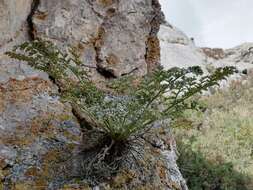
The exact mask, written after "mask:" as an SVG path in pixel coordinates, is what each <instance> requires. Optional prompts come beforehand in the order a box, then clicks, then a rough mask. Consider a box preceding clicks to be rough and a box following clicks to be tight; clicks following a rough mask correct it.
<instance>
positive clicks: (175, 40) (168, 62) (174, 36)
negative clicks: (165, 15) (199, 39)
mask: <svg viewBox="0 0 253 190" xmlns="http://www.w3.org/2000/svg"><path fill="white" fill-rule="evenodd" d="M158 37H159V40H160V46H161V64H162V66H163V67H164V68H165V69H169V68H172V67H190V66H196V65H203V64H204V63H205V59H206V57H205V55H204V54H203V53H202V51H201V50H200V49H199V48H197V47H196V46H195V45H194V43H193V42H192V41H191V40H190V39H189V38H188V37H187V36H186V35H185V34H184V33H183V32H181V31H180V30H178V29H177V28H175V27H173V26H171V25H169V24H166V25H162V26H161V27H160V31H159V33H158Z"/></svg>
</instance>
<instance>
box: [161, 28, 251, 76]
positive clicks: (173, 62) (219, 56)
mask: <svg viewBox="0 0 253 190" xmlns="http://www.w3.org/2000/svg"><path fill="white" fill-rule="evenodd" d="M158 36H159V40H160V46H161V64H162V65H163V66H164V67H165V68H166V69H168V68H171V67H188V66H194V65H199V66H201V67H202V68H203V70H204V71H206V72H211V71H212V70H213V69H214V68H217V67H224V66H235V67H236V68H237V69H238V73H237V74H235V75H233V76H232V77H231V78H230V80H236V79H239V78H241V77H242V76H243V75H246V74H247V73H249V72H248V71H249V70H252V69H253V63H252V60H253V43H245V44H242V45H240V46H237V47H234V48H231V49H226V50H224V49H221V48H214V49H212V48H200V47H197V46H196V45H195V44H194V40H193V39H190V38H188V37H187V36H186V35H185V34H184V33H183V32H182V31H180V30H179V29H177V28H176V27H174V26H171V25H170V24H164V25H162V26H161V28H160V31H159V34H158Z"/></svg>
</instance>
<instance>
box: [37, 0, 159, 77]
mask: <svg viewBox="0 0 253 190" xmlns="http://www.w3.org/2000/svg"><path fill="white" fill-rule="evenodd" d="M161 21H162V13H161V11H160V7H159V4H158V3H157V2H156V0H143V1H139V0H129V1H123V0H120V1H115V0H110V1H99V0H97V1H90V0H74V1H69V0H61V1H51V0H43V1H41V3H40V4H39V7H38V9H37V11H36V12H35V14H34V16H33V26H34V31H35V37H40V38H47V39H53V40H54V41H55V42H56V43H58V44H59V43H60V44H61V45H66V44H68V45H71V46H74V47H77V48H78V49H79V50H80V54H81V55H82V57H83V61H84V63H85V64H87V65H92V66H96V67H97V71H98V72H99V73H100V74H102V75H104V76H105V77H107V78H108V77H120V76H122V75H126V74H129V73H136V74H138V75H144V74H146V73H147V67H148V65H147V62H146V49H147V47H146V43H147V41H148V39H149V37H150V36H154V37H155V36H156V33H157V32H158V29H159V25H160V22H161ZM153 33H154V34H153ZM158 45H159V44H157V46H156V48H157V49H159V46H158ZM156 59H157V60H156V62H159V59H158V58H156Z"/></svg>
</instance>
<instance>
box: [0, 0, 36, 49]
mask: <svg viewBox="0 0 253 190" xmlns="http://www.w3.org/2000/svg"><path fill="white" fill-rule="evenodd" d="M31 4H32V0H1V1H0V23H1V24H0V53H1V51H3V50H5V48H6V47H5V45H7V44H8V43H10V44H11V45H13V44H16V43H19V41H21V39H23V40H25V39H27V38H28V35H27V27H26V26H27V22H26V20H27V17H28V15H29V14H30V12H31Z"/></svg>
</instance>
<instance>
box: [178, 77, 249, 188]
mask: <svg viewBox="0 0 253 190" xmlns="http://www.w3.org/2000/svg"><path fill="white" fill-rule="evenodd" d="M200 102H201V103H202V105H203V107H205V109H203V111H202V112H194V111H189V112H185V114H184V117H182V118H180V119H178V120H177V121H176V122H175V123H174V130H175V133H176V136H177V139H178V143H179V151H181V157H180V158H179V164H180V165H181V168H182V169H183V171H182V172H183V174H184V176H185V177H186V178H188V181H189V186H190V187H189V188H190V189H193V190H194V189H201V188H198V187H197V185H196V183H194V184H192V183H191V181H194V180H195V181H196V180H197V181H199V183H200V184H201V183H209V184H212V183H216V182H215V181H217V176H218V177H220V178H219V179H220V181H221V186H220V187H219V189H228V190H232V189H240V190H241V189H248V190H252V189H253V77H249V78H248V80H247V83H246V84H244V83H243V82H234V83H232V84H231V86H230V88H229V89H227V90H223V91H217V92H215V93H214V94H213V95H211V96H205V97H200ZM186 118H187V119H186ZM185 147H187V151H191V152H192V153H191V154H189V152H187V151H186V149H185ZM195 154H197V155H200V157H201V159H200V158H196V155H195ZM186 155H188V156H186ZM186 159H187V160H188V161H187V160H186ZM198 159H200V160H201V161H200V162H197V161H196V160H198ZM204 160H205V161H204ZM203 162H205V164H203ZM224 164H225V165H224ZM226 164H229V165H227V166H226ZM200 166H201V167H200ZM210 166H212V167H213V170H212V169H211V168H212V167H210ZM224 166H226V167H227V169H228V168H230V167H232V168H230V169H229V171H230V172H225V170H224V171H223V172H220V171H222V170H221V168H224ZM185 167H187V168H190V170H194V171H195V172H196V170H197V173H195V174H194V175H192V174H191V172H189V171H184V168H185ZM217 168H219V169H217ZM232 171H233V172H234V173H236V174H235V175H232V173H233V172H232ZM203 172H207V173H208V174H209V175H207V177H205V178H204V177H203V175H199V174H200V173H203ZM212 172H214V173H215V174H216V177H214V176H215V175H213V174H212ZM238 176H240V180H239V181H237V180H238ZM247 177H249V178H250V179H247ZM224 179H232V182H236V181H237V183H232V182H231V183H228V184H225V183H227V182H225V181H226V180H224ZM201 180H202V182H200V181H201ZM239 182H242V183H244V185H245V186H244V188H242V187H241V188H238V187H237V186H236V184H239ZM222 183H223V186H222ZM202 189H215V188H212V186H208V187H207V188H202Z"/></svg>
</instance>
